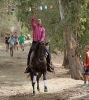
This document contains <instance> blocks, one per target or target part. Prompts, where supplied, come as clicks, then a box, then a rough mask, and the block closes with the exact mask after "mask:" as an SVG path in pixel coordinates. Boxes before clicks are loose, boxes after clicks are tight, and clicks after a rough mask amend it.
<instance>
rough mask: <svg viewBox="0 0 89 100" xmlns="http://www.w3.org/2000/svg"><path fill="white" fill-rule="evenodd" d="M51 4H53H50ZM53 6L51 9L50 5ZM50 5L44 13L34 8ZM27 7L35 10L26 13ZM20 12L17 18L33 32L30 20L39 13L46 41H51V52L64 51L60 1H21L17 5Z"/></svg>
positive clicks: (38, 16)
mask: <svg viewBox="0 0 89 100" xmlns="http://www.w3.org/2000/svg"><path fill="white" fill-rule="evenodd" d="M50 2H51V3H50ZM51 4H52V5H53V8H52V9H50V8H49V5H51ZM45 5H48V9H47V10H46V9H44V8H43V10H42V11H40V10H35V9H34V8H33V7H36V6H43V7H44V6H45ZM27 7H31V8H33V9H32V11H31V12H30V11H26V8H27ZM17 8H18V12H17V18H18V20H20V21H21V23H22V25H23V26H25V27H26V28H28V30H29V31H31V26H30V19H31V17H32V16H33V14H34V13H35V12H37V18H41V19H42V25H43V27H45V29H46V41H49V40H50V46H51V50H52V51H53V50H54V49H55V48H58V49H60V50H62V48H63V47H62V44H63V38H62V37H63V33H62V31H61V30H62V28H61V26H60V19H59V5H58V1H55V0H52V1H51V0H45V1H44V0H33V1H32V0H25V1H24V0H19V3H18V5H17Z"/></svg>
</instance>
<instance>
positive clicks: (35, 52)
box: [34, 42, 39, 55]
mask: <svg viewBox="0 0 89 100" xmlns="http://www.w3.org/2000/svg"><path fill="white" fill-rule="evenodd" d="M38 49H39V42H37V43H36V45H35V50H34V55H37V52H38Z"/></svg>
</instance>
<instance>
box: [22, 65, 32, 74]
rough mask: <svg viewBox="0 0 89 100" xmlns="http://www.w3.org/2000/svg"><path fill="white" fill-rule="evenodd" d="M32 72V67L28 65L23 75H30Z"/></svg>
mask: <svg viewBox="0 0 89 100" xmlns="http://www.w3.org/2000/svg"><path fill="white" fill-rule="evenodd" d="M31 71H32V65H28V67H27V68H26V70H25V72H24V73H30V72H31Z"/></svg>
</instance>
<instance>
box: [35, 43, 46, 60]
mask: <svg viewBox="0 0 89 100" xmlns="http://www.w3.org/2000/svg"><path fill="white" fill-rule="evenodd" d="M36 53H37V54H36V55H37V56H38V57H39V60H40V61H43V60H44V57H45V55H46V47H45V43H44V42H38V43H37V45H36Z"/></svg>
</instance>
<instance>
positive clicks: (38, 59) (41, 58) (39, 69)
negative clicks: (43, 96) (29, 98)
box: [30, 42, 48, 95]
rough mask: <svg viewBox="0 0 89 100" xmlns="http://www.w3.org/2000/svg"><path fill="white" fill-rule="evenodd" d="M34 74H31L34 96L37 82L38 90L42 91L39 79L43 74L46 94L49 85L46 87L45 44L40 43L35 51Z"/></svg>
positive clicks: (33, 60)
mask: <svg viewBox="0 0 89 100" xmlns="http://www.w3.org/2000/svg"><path fill="white" fill-rule="evenodd" d="M32 66H33V67H32V70H33V71H32V72H30V76H31V81H32V87H33V95H35V94H36V92H35V83H36V81H37V90H38V91H40V88H39V78H40V77H41V75H42V74H43V80H44V92H47V91H48V90H47V85H46V72H47V61H46V47H45V44H44V43H43V42H38V43H37V44H36V47H35V50H34V57H33V59H32Z"/></svg>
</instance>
